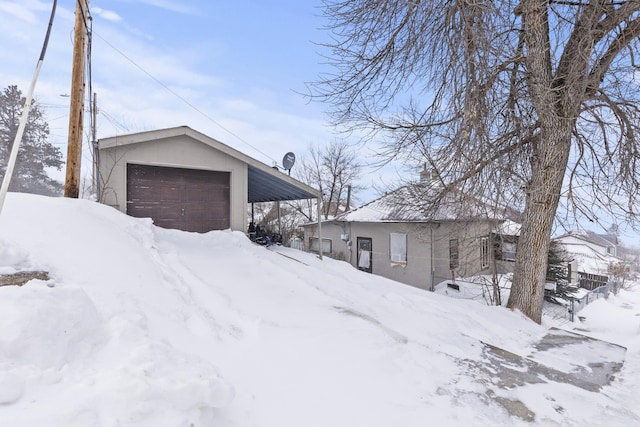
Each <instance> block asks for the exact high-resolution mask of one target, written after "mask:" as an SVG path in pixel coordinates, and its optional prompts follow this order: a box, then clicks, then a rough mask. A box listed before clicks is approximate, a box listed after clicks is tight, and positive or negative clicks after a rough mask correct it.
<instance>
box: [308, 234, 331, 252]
mask: <svg viewBox="0 0 640 427" xmlns="http://www.w3.org/2000/svg"><path fill="white" fill-rule="evenodd" d="M318 241H319V239H318V238H317V237H309V252H320V251H319V247H318ZM332 248H333V242H332V241H331V239H326V238H324V237H323V238H322V253H323V254H330V253H331V250H332Z"/></svg>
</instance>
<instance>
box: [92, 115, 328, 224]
mask: <svg viewBox="0 0 640 427" xmlns="http://www.w3.org/2000/svg"><path fill="white" fill-rule="evenodd" d="M97 164H98V180H97V181H98V184H99V189H98V198H99V200H100V202H102V203H105V204H107V205H110V206H113V207H114V208H116V209H118V210H120V211H122V212H124V213H126V214H128V215H131V216H135V217H148V218H152V219H153V221H154V223H155V224H156V225H158V226H160V227H165V228H173V229H179V230H185V231H195V232H207V231H210V230H221V229H232V230H238V231H243V232H246V231H247V226H248V224H249V219H248V216H249V213H248V211H249V209H248V205H247V204H248V203H251V204H252V203H255V202H266V201H280V200H298V199H312V198H315V199H317V198H319V197H320V196H321V195H320V193H319V192H318V191H317V190H315V189H314V188H311V187H309V186H308V185H305V184H303V183H301V182H299V181H297V180H295V179H293V178H291V177H289V176H288V175H287V174H285V173H282V172H280V171H279V170H278V169H275V168H274V167H271V166H267V165H265V164H264V163H261V162H259V161H258V160H256V159H253V158H251V157H249V156H247V155H245V154H243V153H241V152H239V151H237V150H235V149H233V148H231V147H229V146H228V145H225V144H223V143H222V142H220V141H217V140H215V139H213V138H211V137H209V136H207V135H204V134H202V133H200V132H197V131H195V130H193V129H191V128H189V127H187V126H181V127H174V128H169V129H160V130H152V131H147V132H138V133H132V134H127V135H118V136H114V137H110V138H103V139H100V140H99V141H98V161H97Z"/></svg>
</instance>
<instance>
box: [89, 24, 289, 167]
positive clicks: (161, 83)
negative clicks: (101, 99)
mask: <svg viewBox="0 0 640 427" xmlns="http://www.w3.org/2000/svg"><path fill="white" fill-rule="evenodd" d="M95 34H96V35H97V36H98V37H99V38H100V39H101V40H102V41H103V42H105V43H106V44H107V45H108V46H109V47H111V48H112V49H113V50H115V51H116V52H118V53H119V54H120V55H122V57H123V58H125V59H126V60H127V61H129V62H131V63H132V64H133V65H134V66H135V67H136V68H138V69H139V70H140V71H142V72H143V73H145V74H146V75H147V76H148V77H149V78H151V79H152V80H153V81H154V82H156V83H157V84H159V85H160V86H162V87H163V88H164V89H165V90H167V91H168V92H170V93H171V94H172V95H173V96H175V97H176V98H178V99H180V100H181V101H182V102H184V103H185V104H186V105H188V106H189V107H191V108H192V109H193V110H195V111H196V112H198V113H199V114H201V115H202V116H203V117H205V118H206V119H207V120H209V121H211V122H212V123H214V124H215V125H216V126H218V127H220V128H221V129H223V130H224V131H226V132H227V133H229V134H230V135H232V136H234V137H235V138H237V139H238V140H239V141H241V142H243V143H245V144H247V145H248V146H249V147H251V148H253V149H254V150H256V151H257V152H258V153H260V154H262V155H263V156H265V157H267V158H268V159H270V160H271V161H273V162H274V163H278V162H277V161H276V160H275V159H274V158H272V157H271V156H269V155H268V154H267V153H265V152H263V151H262V150H260V149H258V148H257V147H255V146H253V145H251V144H250V143H249V142H247V141H246V140H244V139H243V138H241V137H240V136H239V135H238V134H236V133H234V132H233V131H231V130H230V129H227V128H226V127H224V126H223V125H222V124H221V123H219V122H218V121H216V120H215V119H214V118H213V117H211V116H209V115H208V114H207V113H205V112H204V111H202V110H200V109H199V108H198V107H196V106H195V105H193V104H192V103H191V102H189V101H188V100H187V99H186V98H184V97H183V96H182V95H180V94H179V93H177V92H176V91H174V90H173V89H171V88H170V87H169V86H167V85H166V84H164V83H163V82H162V81H160V80H159V79H157V78H156V77H155V76H153V75H152V74H151V73H150V72H148V71H147V70H145V69H144V68H143V67H142V66H141V65H139V64H138V63H136V62H135V61H134V60H133V59H131V58H130V57H128V56H127V55H126V54H125V53H124V52H122V51H121V50H120V49H118V48H117V47H115V46H114V45H113V44H111V43H109V42H108V41H107V40H106V39H105V38H104V37H102V36H101V35H100V34H98V33H95Z"/></svg>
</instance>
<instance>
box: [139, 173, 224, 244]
mask: <svg viewBox="0 0 640 427" xmlns="http://www.w3.org/2000/svg"><path fill="white" fill-rule="evenodd" d="M229 177H230V173H229V172H216V171H204V170H196V169H179V168H169V167H160V166H144V165H135V164H128V165H127V214H129V215H131V216H135V217H138V218H152V219H153V222H154V224H156V225H158V226H160V227H164V228H174V229H178V230H184V231H197V232H201V233H204V232H207V231H211V230H223V229H226V228H229V224H230V219H229V216H230V194H229V193H230V191H229Z"/></svg>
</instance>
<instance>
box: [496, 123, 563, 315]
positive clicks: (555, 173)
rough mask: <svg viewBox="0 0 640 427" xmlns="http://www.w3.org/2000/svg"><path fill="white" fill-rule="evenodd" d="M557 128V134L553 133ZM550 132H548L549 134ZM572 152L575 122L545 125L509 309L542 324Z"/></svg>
mask: <svg viewBox="0 0 640 427" xmlns="http://www.w3.org/2000/svg"><path fill="white" fill-rule="evenodd" d="M551 129H553V131H551ZM545 130H546V131H545ZM570 149H571V123H570V121H569V120H561V119H560V120H558V119H557V120H555V123H554V124H550V125H549V126H542V133H541V135H540V141H539V142H538V144H537V149H534V158H533V159H532V177H531V182H530V184H529V185H528V187H527V200H526V207H525V210H524V219H523V221H522V228H521V230H520V239H519V241H518V248H522V249H525V248H526V251H525V250H518V252H517V254H516V266H515V272H514V275H513V283H512V284H511V293H510V295H509V301H508V302H507V307H509V308H512V309H518V310H520V311H521V312H522V313H523V314H524V315H525V316H527V317H529V318H531V319H532V320H533V321H535V322H537V323H540V322H541V321H542V303H543V300H544V284H545V279H546V273H547V255H548V253H549V245H550V241H551V230H552V226H553V222H554V219H555V215H556V210H557V207H558V201H559V200H560V191H561V190H562V181H563V179H564V176H565V171H566V168H567V162H568V159H569V152H570Z"/></svg>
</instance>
